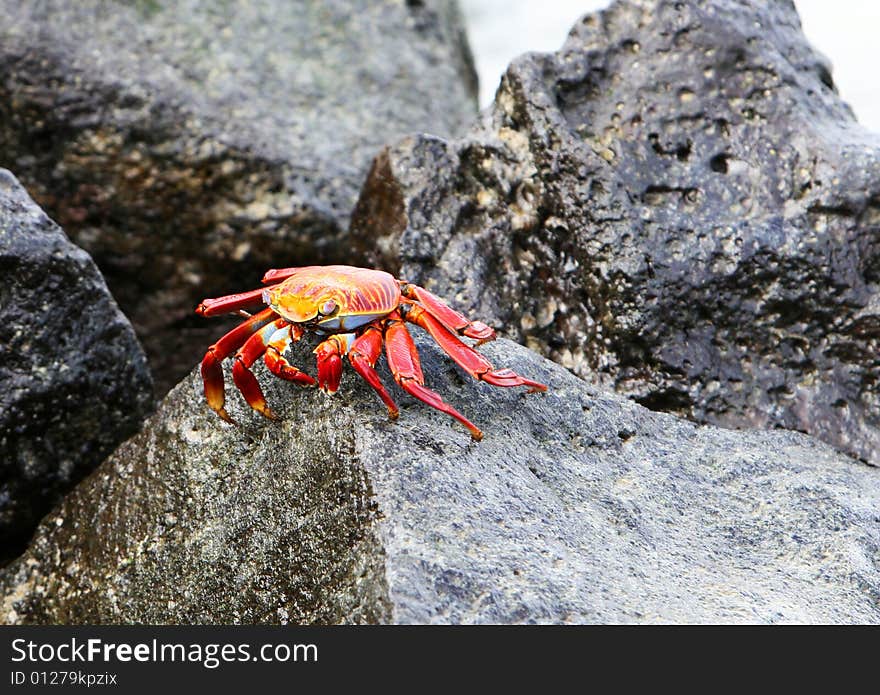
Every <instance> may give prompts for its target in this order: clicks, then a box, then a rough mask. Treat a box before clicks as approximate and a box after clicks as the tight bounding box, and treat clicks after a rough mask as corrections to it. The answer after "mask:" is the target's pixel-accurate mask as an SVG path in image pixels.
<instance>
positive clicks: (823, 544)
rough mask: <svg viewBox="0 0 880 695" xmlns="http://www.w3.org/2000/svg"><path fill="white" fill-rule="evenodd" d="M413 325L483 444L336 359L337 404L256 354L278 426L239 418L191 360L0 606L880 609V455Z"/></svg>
mask: <svg viewBox="0 0 880 695" xmlns="http://www.w3.org/2000/svg"><path fill="white" fill-rule="evenodd" d="M418 343H419V346H420V350H421V352H422V356H423V358H424V367H425V373H426V375H427V378H428V381H429V384H430V385H431V386H433V387H435V388H436V389H437V390H438V391H439V392H440V393H442V394H444V396H445V397H446V399H447V400H448V401H449V402H450V403H452V404H453V405H454V406H456V407H458V408H460V409H461V410H462V411H463V412H464V413H465V414H466V415H468V416H469V417H471V418H472V419H473V420H474V421H475V422H476V423H477V424H478V425H480V426H481V427H482V428H483V429H484V430H485V432H486V437H485V439H484V440H483V441H482V442H480V443H476V442H473V441H471V439H470V438H469V436H468V434H467V432H466V431H465V430H464V429H463V428H462V427H461V426H459V425H458V424H457V423H455V422H453V421H452V420H451V419H450V418H448V417H446V416H444V415H442V414H440V413H438V412H436V411H433V410H431V409H429V408H427V407H426V406H424V405H422V404H421V403H418V402H414V401H412V400H409V399H406V398H402V397H399V401H400V403H401V405H402V409H401V414H400V418H399V420H398V421H396V422H390V421H389V420H388V419H387V415H386V413H385V410H384V407H382V406H381V404H380V403H379V401H378V399H377V398H376V396H375V394H374V393H373V392H372V391H370V389H369V388H368V387H367V386H366V385H365V384H363V383H362V382H361V381H360V380H359V378H357V377H356V376H355V375H354V374H353V372H352V371H351V370H350V369H348V368H347V369H346V374H345V376H344V379H343V384H342V388H341V390H340V392H339V393H338V394H337V395H336V396H334V397H333V398H329V397H326V396H324V395H323V394H322V393H320V392H317V391H315V390H307V389H301V388H298V387H297V386H294V385H292V384H290V383H286V382H282V381H280V380H278V379H275V378H272V377H267V376H266V372H265V370H264V369H262V368H258V370H257V372H258V374H259V376H260V379H261V382H262V384H263V386H264V389H265V391H266V394H267V397H268V400H269V403H270V404H271V406H272V407H273V408H274V409H275V410H276V411H277V412H279V413H280V415H281V421H280V422H269V421H267V420H265V419H263V418H261V417H260V416H258V415H256V414H255V413H253V412H252V411H250V410H249V409H248V408H247V406H245V405H244V404H243V401H242V399H241V397H240V396H239V395H237V394H230V398H229V401H230V413H231V415H232V416H233V418H234V419H235V420H236V421H237V422H238V423H239V425H238V426H230V425H227V424H225V423H223V422H221V421H220V420H219V418H217V417H216V416H215V415H214V414H213V413H212V412H210V411H209V410H208V409H207V407H206V406H205V403H204V401H203V397H202V395H201V385H200V382H199V378H198V376H197V375H196V374H195V373H194V374H193V375H191V376H190V377H189V378H188V379H186V380H184V381H183V382H182V383H181V384H179V385H178V386H177V387H176V388H175V389H174V390H173V391H172V392H171V393H170V394H169V395H168V397H167V398H166V400H165V402H164V404H163V405H162V407H161V408H160V410H159V411H158V412H157V414H156V415H155V416H154V417H153V418H152V419H150V420H149V421H148V422H147V424H146V427H145V429H144V431H143V432H142V433H140V434H139V435H137V436H135V437H134V438H132V439H131V440H129V441H128V442H127V443H125V444H124V445H123V446H122V447H121V448H120V449H119V450H117V451H116V453H115V454H114V455H113V456H112V457H111V458H109V459H108V460H107V461H106V462H105V463H104V464H103V465H102V466H101V467H100V468H99V469H98V470H97V471H95V473H94V474H92V475H91V476H90V477H89V478H88V479H87V480H86V481H84V482H83V483H82V484H81V485H80V486H79V487H78V488H77V489H76V490H75V491H74V492H73V493H71V494H70V495H69V496H68V497H67V498H66V499H65V501H64V502H63V504H62V505H61V506H60V507H59V508H58V509H57V510H56V511H55V512H54V513H53V514H52V515H51V516H49V517H48V518H47V519H46V520H45V521H44V523H43V524H42V525H41V527H40V529H39V531H38V533H37V534H36V536H35V539H34V542H33V544H32V545H31V547H30V548H29V550H28V551H27V552H26V553H25V554H24V555H23V556H22V557H21V558H20V559H19V560H17V561H16V562H15V563H14V564H12V565H10V566H9V567H7V568H6V570H5V571H4V572H3V573H2V578H0V595H2V599H0V621H3V622H7V623H58V622H60V623H107V622H109V623H137V622H150V623H153V622H158V623H164V622H173V623H206V622H210V623H227V622H243V623H252V622H260V623H262V622H267V623H277V622H280V623H284V622H322V623H323V622H398V623H400V622H402V623H411V622H415V623H430V622H435V623H477V622H491V623H508V622H591V621H601V622H609V621H611V622H616V621H620V622H663V621H681V622H700V621H708V622H718V621H732V622H738V621H744V622H777V621H797V622H880V600H878V599H880V566H878V557H880V517H878V512H877V510H878V509H880V471H878V470H877V469H875V468H872V467H870V466H866V465H864V464H862V463H859V462H857V461H854V460H853V459H851V458H847V457H845V456H843V455H841V454H839V453H836V452H835V451H833V450H832V449H831V448H830V447H828V446H827V445H825V444H822V443H819V442H817V441H815V440H813V439H811V438H809V437H807V436H804V435H801V434H798V433H790V432H764V431H753V432H735V431H730V430H722V429H716V428H714V427H709V426H698V425H695V424H693V423H691V422H688V421H685V420H681V419H678V418H676V417H674V416H671V415H667V414H663V413H656V412H652V411H650V410H647V409H645V408H643V407H641V406H639V405H637V404H635V403H633V402H632V401H630V400H627V399H625V398H623V397H621V396H618V395H615V394H612V393H605V392H601V391H599V390H597V389H596V388H595V387H594V386H591V385H588V384H587V383H585V382H584V381H583V380H581V379H579V378H577V377H575V376H574V375H572V374H571V373H570V372H568V371H567V370H565V369H563V368H562V367H560V366H558V365H556V364H554V363H552V362H549V361H547V360H545V359H543V358H541V357H539V356H538V355H536V354H535V353H533V352H531V351H529V350H527V349H525V348H523V347H521V346H519V345H515V344H513V343H510V342H508V341H506V340H499V341H497V342H496V343H494V344H490V345H487V346H485V347H484V348H482V349H483V350H484V352H485V353H486V354H487V355H488V356H489V357H490V358H491V359H492V360H493V361H494V362H495V364H496V365H499V366H501V365H504V366H509V367H512V368H513V369H515V370H517V371H518V372H520V373H522V374H524V375H528V376H530V377H532V378H537V379H542V380H544V381H546V383H548V384H549V386H550V390H549V392H548V393H546V394H543V395H526V394H524V393H523V392H522V391H521V390H504V389H496V388H491V387H489V386H487V385H484V384H476V383H474V382H473V381H471V380H470V379H469V378H466V377H463V376H462V374H461V373H460V372H459V371H458V370H457V368H456V367H454V366H452V365H451V364H450V361H449V360H448V358H446V357H445V356H444V355H442V353H440V351H439V349H438V348H437V347H435V346H434V345H433V344H431V343H430V342H429V341H427V340H423V339H419V340H418ZM309 357H310V352H309V349H308V346H304V345H303V346H301V349H300V350H298V355H297V357H295V360H296V361H298V362H301V361H302V360H306V359H308V358H309ZM383 376H384V378H385V379H386V380H387V379H388V375H387V374H385V373H384V370H383ZM395 392H396V393H397V390H396V389H395Z"/></svg>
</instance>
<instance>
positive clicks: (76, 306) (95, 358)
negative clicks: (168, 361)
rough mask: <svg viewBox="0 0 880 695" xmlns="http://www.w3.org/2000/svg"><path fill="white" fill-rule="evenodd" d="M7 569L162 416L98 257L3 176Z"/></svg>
mask: <svg viewBox="0 0 880 695" xmlns="http://www.w3.org/2000/svg"><path fill="white" fill-rule="evenodd" d="M0 277H2V278H3V282H2V283H0V548H2V550H0V563H2V562H3V561H5V560H7V559H8V558H9V557H10V556H12V555H13V554H15V553H16V552H20V551H21V549H22V547H23V545H24V542H25V541H26V540H27V538H28V537H29V536H30V534H31V533H32V532H33V530H34V528H35V527H36V525H37V523H38V522H39V520H40V518H41V517H42V516H43V515H44V514H45V513H46V512H48V511H49V509H50V508H51V506H52V505H53V504H54V503H55V502H57V500H58V498H59V497H60V495H61V494H62V493H63V492H66V491H67V489H69V488H70V487H71V486H72V485H73V483H75V482H77V481H78V480H79V479H81V478H82V477H83V476H84V475H85V474H86V473H87V472H88V471H90V470H92V469H93V468H94V467H95V466H97V465H98V464H99V463H100V462H101V461H102V460H103V459H104V458H105V457H106V456H107V454H109V453H110V452H111V451H112V450H113V449H114V448H115V447H116V445H118V444H119V443H120V442H122V441H123V440H124V439H126V438H127V437H128V436H130V435H131V434H133V433H134V432H136V431H137V429H138V426H139V425H140V423H141V421H142V420H143V419H144V417H146V415H147V414H148V413H149V412H150V411H151V410H152V405H153V403H152V388H151V381H150V374H149V371H148V369H147V362H146V358H145V357H144V353H143V350H142V349H141V347H140V345H139V344H138V341H137V338H136V337H135V334H134V330H132V327H131V324H129V322H128V320H127V319H126V318H125V317H124V316H123V315H122V313H121V312H120V311H119V308H118V307H117V306H116V302H114V301H113V297H111V296H110V292H109V291H108V290H107V286H106V284H105V283H104V280H103V278H102V277H101V274H100V273H99V272H98V269H97V267H96V266H95V264H94V263H93V262H92V259H91V258H90V257H89V255H88V254H87V253H86V252H85V251H83V250H82V249H80V248H77V247H76V246H74V245H73V244H72V243H70V241H69V240H68V239H67V237H66V236H65V234H64V232H63V231H62V230H61V229H60V228H59V227H58V225H57V224H55V223H54V222H53V221H52V220H50V219H49V218H48V217H47V216H46V213H44V212H43V211H42V210H41V209H40V208H39V207H38V206H37V205H36V204H35V203H34V202H33V200H31V198H30V197H29V196H28V194H27V193H26V192H25V190H24V188H22V186H21V184H20V183H19V182H18V181H17V180H16V179H15V177H14V176H13V175H12V174H11V173H10V172H8V171H6V170H5V169H0Z"/></svg>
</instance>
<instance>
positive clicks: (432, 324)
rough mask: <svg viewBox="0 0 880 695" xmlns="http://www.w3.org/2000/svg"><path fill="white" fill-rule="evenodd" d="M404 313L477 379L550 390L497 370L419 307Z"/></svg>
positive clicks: (509, 371)
mask: <svg viewBox="0 0 880 695" xmlns="http://www.w3.org/2000/svg"><path fill="white" fill-rule="evenodd" d="M401 313H402V314H403V315H404V318H405V319H406V320H407V321H409V322H410V323H414V324H416V325H417V326H421V327H422V328H424V329H425V330H426V331H428V333H430V334H431V337H432V338H434V340H436V341H437V344H438V345H439V346H440V347H441V348H443V351H444V352H445V353H446V354H447V355H449V356H450V357H451V358H452V359H453V360H455V362H456V363H457V364H458V365H459V366H460V367H461V368H462V369H464V370H465V371H466V372H467V373H468V374H470V375H471V376H472V377H474V379H478V380H480V381H485V382H486V383H487V384H492V385H493V386H528V387H530V390H531V391H546V390H547V387H546V386H545V385H544V384H540V383H538V382H537V381H532V380H530V379H526V378H524V377H521V376H520V375H519V374H517V373H516V372H514V371H512V370H510V369H498V370H496V369H495V368H494V367H493V366H492V364H491V363H490V362H489V360H487V359H486V358H485V357H483V355H481V354H480V353H479V352H477V351H476V350H474V349H473V348H471V347H469V346H467V345H465V344H464V343H463V342H461V340H459V339H458V337H456V336H455V335H454V334H453V333H452V332H451V331H450V330H449V329H448V328H446V326H444V325H443V324H442V323H440V321H438V320H437V318H436V317H435V316H433V315H432V314H430V313H429V312H427V311H426V310H425V309H423V308H422V307H420V306H418V305H417V304H408V305H406V306H405V307H403V310H402V311H401Z"/></svg>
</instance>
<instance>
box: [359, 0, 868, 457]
mask: <svg viewBox="0 0 880 695" xmlns="http://www.w3.org/2000/svg"><path fill="white" fill-rule="evenodd" d="M353 227H354V230H355V237H356V238H357V239H358V240H359V243H360V244H361V248H362V249H364V253H365V254H367V256H368V257H371V258H372V259H374V260H375V262H377V263H379V264H380V265H382V266H384V267H385V268H387V269H390V270H392V271H395V272H396V271H398V270H400V271H401V272H402V273H403V275H404V276H406V277H407V278H409V279H411V280H413V281H417V282H422V283H423V284H426V285H427V287H428V288H429V289H432V290H434V291H436V292H437V293H439V294H441V295H443V296H446V297H450V298H454V299H455V301H456V303H457V305H459V306H461V307H464V308H466V309H468V310H471V311H472V312H473V313H474V314H476V315H480V316H484V317H488V318H489V319H490V322H491V323H493V324H495V325H497V326H501V327H503V330H504V331H505V333H506V334H507V335H508V336H510V337H513V338H515V339H517V340H519V341H521V342H525V343H526V344H527V345H529V346H530V347H532V348H533V349H535V350H538V351H540V352H541V353H543V354H544V355H546V356H548V357H550V358H551V359H553V360H555V361H557V362H559V363H560V364H563V365H565V366H566V367H568V368H569V369H571V370H572V371H574V372H575V373H577V374H579V375H581V376H583V377H585V378H587V379H590V380H592V381H594V382H598V383H601V384H604V385H609V386H613V387H614V388H615V389H616V390H617V391H619V392H620V393H623V394H626V395H628V396H630V397H631V398H633V399H634V400H636V401H638V402H640V403H642V404H644V405H646V406H648V407H650V408H652V409H656V410H664V411H669V412H674V413H677V414H680V415H685V416H688V417H691V418H694V419H696V420H699V421H708V422H712V423H717V424H721V425H724V426H737V427H741V426H742V427H748V426H759V427H767V428H774V427H784V428H788V429H795V430H802V431H806V432H809V433H810V434H813V435H815V436H816V437H818V438H820V439H823V440H825V441H827V442H830V443H832V444H833V445H835V446H836V447H838V448H839V449H841V450H843V451H846V452H848V453H850V454H852V455H854V456H857V457H859V458H862V459H864V460H868V461H871V462H873V463H880V390H878V389H880V387H878V384H880V340H878V338H880V294H878V281H880V137H878V135H877V134H874V133H870V132H868V131H866V130H865V129H864V128H862V127H860V126H859V124H858V123H857V122H856V121H855V119H854V117H853V115H852V112H851V111H850V109H849V107H848V106H847V105H846V104H845V103H843V102H842V101H841V99H840V97H839V96H838V94H837V92H836V90H835V88H834V84H833V81H832V78H831V73H830V68H829V65H828V63H827V61H826V60H825V59H824V58H823V57H822V56H820V55H819V54H817V53H816V52H815V51H814V50H813V49H812V48H811V47H810V46H809V45H808V43H807V42H806V40H805V38H804V36H803V34H802V32H801V27H800V22H799V19H798V16H797V13H796V11H795V8H794V5H793V4H792V3H791V2H787V1H783V0H780V1H779V2H758V1H753V0H736V1H734V0H711V1H710V2H688V1H683V0H668V1H667V0H619V1H618V2H615V3H613V4H612V5H611V7H610V8H609V9H607V10H605V11H603V12H600V13H598V14H592V15H587V16H585V17H584V18H583V19H582V20H580V21H579V22H578V23H577V24H576V25H575V26H574V28H573V29H572V31H571V34H570V36H569V38H568V40H567V41H566V43H565V45H564V46H563V47H562V49H561V50H560V51H558V52H557V53H553V54H528V55H525V56H522V57H521V58H519V59H517V60H516V61H514V62H513V64H512V65H511V66H510V68H509V70H508V71H507V73H506V75H505V76H504V78H503V80H502V83H501V86H500V88H499V91H498V93H497V96H496V99H495V102H494V105H493V106H492V107H491V108H490V109H489V110H487V112H485V113H484V114H483V117H482V119H481V121H480V122H479V123H478V124H477V125H476V126H475V127H474V128H473V129H472V130H471V131H470V132H469V133H468V134H467V135H465V136H463V137H462V138H460V139H456V140H444V139H440V138H435V137H428V136H417V137H411V138H408V139H406V140H403V141H402V142H400V143H398V144H396V145H394V146H392V147H390V148H389V149H388V150H387V151H385V152H384V153H383V154H382V155H381V156H380V157H378V158H377V160H376V161H375V163H374V165H373V169H372V173H371V176H370V179H369V180H368V181H367V183H366V185H365V187H364V190H363V194H362V197H361V199H360V201H359V204H358V212H357V214H356V215H355V217H354V219H353ZM376 249H378V251H376Z"/></svg>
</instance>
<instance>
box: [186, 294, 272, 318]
mask: <svg viewBox="0 0 880 695" xmlns="http://www.w3.org/2000/svg"><path fill="white" fill-rule="evenodd" d="M267 289H269V288H268V287H261V288H260V289H258V290H251V291H250V292H240V293H239V294H228V295H226V296H225V297H216V298H214V299H203V300H202V303H201V304H199V305H198V306H197V307H196V313H197V314H199V315H200V316H205V317H208V316H217V315H218V314H232V313H235V312H236V311H238V310H239V309H254V308H257V307H261V306H264V305H265V304H266V302H264V301H263V292H265V291H266V290H267Z"/></svg>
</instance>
